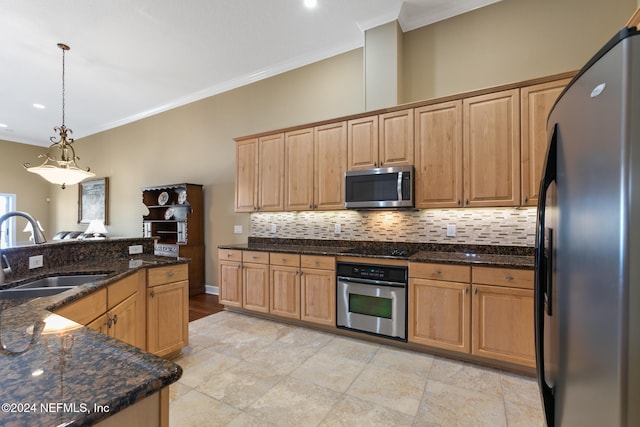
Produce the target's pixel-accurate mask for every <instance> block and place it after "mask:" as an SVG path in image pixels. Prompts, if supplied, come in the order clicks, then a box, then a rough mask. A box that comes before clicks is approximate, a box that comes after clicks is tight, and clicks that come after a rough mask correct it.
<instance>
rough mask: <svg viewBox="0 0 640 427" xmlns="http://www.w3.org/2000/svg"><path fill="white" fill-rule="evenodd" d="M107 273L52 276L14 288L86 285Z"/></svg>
mask: <svg viewBox="0 0 640 427" xmlns="http://www.w3.org/2000/svg"><path fill="white" fill-rule="evenodd" d="M105 276H106V274H80V275H73V276H50V277H44V278H42V279H37V280H34V281H33V282H29V283H25V284H24V285H20V286H16V287H15V288H14V289H34V288H60V287H66V288H70V287H74V286H80V285H84V284H85V283H90V282H95V281H96V280H99V279H102V278H103V277H105Z"/></svg>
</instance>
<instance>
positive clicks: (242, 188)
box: [236, 138, 258, 212]
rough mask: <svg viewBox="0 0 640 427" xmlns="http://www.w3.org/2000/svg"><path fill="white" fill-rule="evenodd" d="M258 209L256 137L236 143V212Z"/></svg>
mask: <svg viewBox="0 0 640 427" xmlns="http://www.w3.org/2000/svg"><path fill="white" fill-rule="evenodd" d="M257 209H258V138H254V139H248V140H244V141H238V142H237V143H236V212H253V211H255V210H257Z"/></svg>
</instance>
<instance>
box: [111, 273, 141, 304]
mask: <svg viewBox="0 0 640 427" xmlns="http://www.w3.org/2000/svg"><path fill="white" fill-rule="evenodd" d="M137 291H138V274H137V273H135V274H132V275H131V276H129V277H125V278H124V279H122V280H118V281H117V282H115V283H113V284H111V285H109V288H108V289H107V309H108V310H111V309H112V308H113V307H115V306H116V305H118V304H120V303H121V302H122V301H124V300H126V299H127V298H129V297H130V296H131V295H133V294H135V293H136V292H137Z"/></svg>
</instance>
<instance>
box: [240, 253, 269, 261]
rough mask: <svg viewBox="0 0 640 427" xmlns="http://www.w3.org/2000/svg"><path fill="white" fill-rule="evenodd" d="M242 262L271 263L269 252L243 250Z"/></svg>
mask: <svg viewBox="0 0 640 427" xmlns="http://www.w3.org/2000/svg"><path fill="white" fill-rule="evenodd" d="M242 262H252V263H255V264H269V252H259V251H242Z"/></svg>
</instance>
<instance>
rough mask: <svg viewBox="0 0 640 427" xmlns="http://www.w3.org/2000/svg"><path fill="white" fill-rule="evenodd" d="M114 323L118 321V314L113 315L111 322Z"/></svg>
mask: <svg viewBox="0 0 640 427" xmlns="http://www.w3.org/2000/svg"><path fill="white" fill-rule="evenodd" d="M116 323H118V315H117V314H114V315H113V324H114V325H115V324H116Z"/></svg>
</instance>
